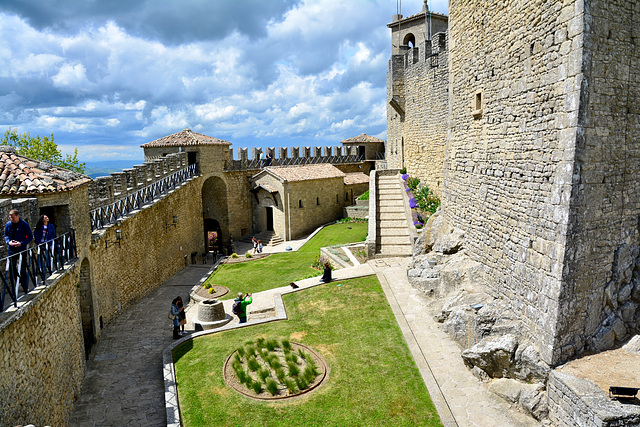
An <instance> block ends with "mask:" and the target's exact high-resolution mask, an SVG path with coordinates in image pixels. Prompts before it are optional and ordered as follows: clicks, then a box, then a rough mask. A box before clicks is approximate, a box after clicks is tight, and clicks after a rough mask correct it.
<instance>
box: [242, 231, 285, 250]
mask: <svg viewBox="0 0 640 427" xmlns="http://www.w3.org/2000/svg"><path fill="white" fill-rule="evenodd" d="M251 237H253V236H243V237H241V238H240V241H241V242H246V243H251ZM256 239H259V240H261V241H262V246H277V245H279V244H280V243H283V242H284V240H282V237H280V236H278V235H277V234H275V233H274V232H273V231H261V232H260V233H258V234H256Z"/></svg>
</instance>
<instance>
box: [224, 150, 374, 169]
mask: <svg viewBox="0 0 640 427" xmlns="http://www.w3.org/2000/svg"><path fill="white" fill-rule="evenodd" d="M276 151H277V156H276ZM236 154H237V157H236V158H235V159H234V156H233V148H230V149H229V159H230V160H229V162H227V164H226V165H225V169H226V170H243V169H259V168H261V167H264V166H289V165H298V164H310V163H353V162H359V161H363V160H367V159H365V158H364V156H363V155H361V154H359V153H358V147H357V146H325V147H277V149H276V147H267V148H266V149H263V148H261V147H254V148H252V149H251V157H249V149H248V148H238V149H237V151H236ZM269 155H270V157H271V158H270V159H269V158H268V157H269Z"/></svg>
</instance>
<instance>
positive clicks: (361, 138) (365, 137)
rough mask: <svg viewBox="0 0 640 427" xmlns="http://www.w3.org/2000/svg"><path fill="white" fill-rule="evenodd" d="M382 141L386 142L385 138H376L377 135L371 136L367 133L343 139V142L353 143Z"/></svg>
mask: <svg viewBox="0 0 640 427" xmlns="http://www.w3.org/2000/svg"><path fill="white" fill-rule="evenodd" d="M374 142H377V143H380V142H384V139H380V138H376V137H375V136H369V135H367V134H366V133H361V134H360V135H358V136H354V137H351V138H347V139H345V140H344V141H342V143H343V144H353V143H365V144H366V143H374Z"/></svg>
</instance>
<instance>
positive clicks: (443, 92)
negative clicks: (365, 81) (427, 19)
mask: <svg viewBox="0 0 640 427" xmlns="http://www.w3.org/2000/svg"><path fill="white" fill-rule="evenodd" d="M446 43H447V37H446V33H438V34H436V35H435V36H434V37H433V39H432V40H428V41H426V42H424V43H422V44H421V45H420V46H419V47H417V48H415V49H411V50H410V51H409V52H408V53H407V54H406V56H405V73H404V74H405V75H404V79H405V89H404V90H405V93H404V96H405V103H404V104H405V119H404V123H403V124H401V126H402V138H404V167H405V168H406V169H407V173H408V174H409V175H411V176H412V177H417V178H419V179H420V181H421V182H423V183H424V184H425V185H427V186H428V187H429V188H430V189H432V190H433V191H434V192H435V193H436V194H438V195H441V194H442V181H443V167H442V165H443V163H444V149H445V145H446V142H447V124H448V120H447V118H448V115H449V109H448V108H446V106H447V105H448V98H449V72H448V50H447V46H446ZM397 116H398V115H397V114H395V115H394V116H392V120H398V118H397Z"/></svg>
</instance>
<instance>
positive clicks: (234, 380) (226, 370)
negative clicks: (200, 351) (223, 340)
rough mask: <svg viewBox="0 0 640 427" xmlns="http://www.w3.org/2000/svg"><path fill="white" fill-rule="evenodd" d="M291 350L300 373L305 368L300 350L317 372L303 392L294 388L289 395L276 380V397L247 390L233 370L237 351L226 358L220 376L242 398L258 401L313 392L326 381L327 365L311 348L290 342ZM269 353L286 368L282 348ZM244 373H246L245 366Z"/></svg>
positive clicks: (260, 359)
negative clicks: (296, 358)
mask: <svg viewBox="0 0 640 427" xmlns="http://www.w3.org/2000/svg"><path fill="white" fill-rule="evenodd" d="M291 350H292V353H295V354H296V356H297V357H298V367H299V369H300V372H303V371H304V369H305V368H306V362H305V360H304V359H303V358H302V357H300V355H299V353H298V351H299V350H302V351H303V352H305V353H306V354H307V355H308V356H310V357H311V359H312V360H313V362H314V364H315V366H316V368H317V371H318V375H317V376H316V377H315V379H314V380H313V381H312V382H311V383H309V385H308V387H307V388H305V389H304V390H299V389H298V388H297V387H296V390H295V391H294V392H293V393H290V392H289V390H288V389H287V388H286V387H285V386H284V385H282V384H281V383H279V382H278V381H277V380H276V382H278V394H276V395H271V393H270V392H268V391H267V390H266V389H264V390H263V391H262V392H261V393H256V392H254V390H252V389H250V388H247V387H246V385H245V384H243V383H241V382H240V380H239V379H238V377H237V375H236V372H235V370H234V368H233V361H234V360H235V358H236V354H238V351H237V350H236V351H234V352H233V353H231V354H230V355H229V357H227V360H226V361H225V363H224V366H223V367H222V375H223V377H224V382H225V383H226V384H227V385H228V386H229V387H231V388H232V389H234V390H235V391H237V392H238V393H240V394H242V395H244V396H247V397H249V398H252V399H259V400H283V399H291V398H295V397H297V396H300V395H303V394H306V393H309V392H312V391H314V390H317V389H318V387H319V386H320V385H321V384H322V383H323V382H324V381H326V379H327V378H328V377H329V368H328V367H327V364H326V362H325V360H324V358H323V357H322V356H321V355H320V354H319V353H318V352H317V351H315V350H314V349H312V348H311V347H308V346H306V345H304V344H300V343H297V342H291ZM270 353H271V354H275V355H277V356H278V358H279V359H280V362H281V363H282V364H283V365H284V367H286V366H287V365H286V362H285V356H284V351H283V350H282V348H277V349H276V350H275V351H272V352H270ZM245 357H246V355H245ZM256 359H258V360H259V361H260V364H261V368H265V367H266V364H265V363H264V361H263V360H262V358H261V357H259V356H257V357H256ZM245 371H247V366H246V364H245ZM271 372H272V375H273V369H271ZM251 374H252V376H253V377H256V378H257V377H258V374H257V372H252V373H251ZM272 378H273V377H272ZM274 380H275V378H274Z"/></svg>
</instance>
